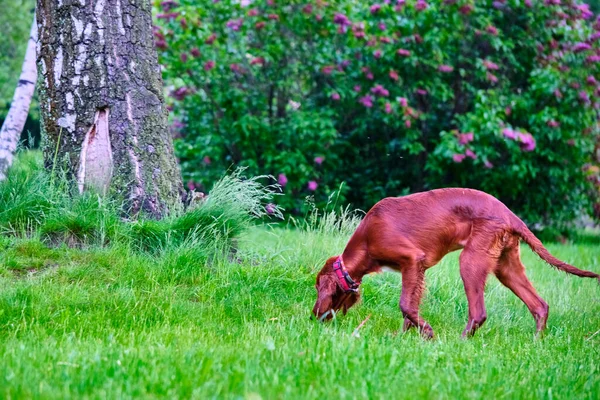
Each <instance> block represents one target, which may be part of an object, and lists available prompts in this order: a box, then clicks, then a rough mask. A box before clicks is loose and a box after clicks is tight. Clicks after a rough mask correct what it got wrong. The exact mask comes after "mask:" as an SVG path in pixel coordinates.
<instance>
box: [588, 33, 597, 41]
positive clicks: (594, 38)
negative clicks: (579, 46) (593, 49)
mask: <svg viewBox="0 0 600 400" xmlns="http://www.w3.org/2000/svg"><path fill="white" fill-rule="evenodd" d="M598 39H600V32H594V33H592V35H591V36H590V39H589V40H590V41H592V42H595V41H596V40H598Z"/></svg>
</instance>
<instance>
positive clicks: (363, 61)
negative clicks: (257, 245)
mask: <svg viewBox="0 0 600 400" xmlns="http://www.w3.org/2000/svg"><path fill="white" fill-rule="evenodd" d="M156 6H157V8H160V12H159V13H158V14H157V16H156V17H157V19H158V21H159V27H157V28H156V30H155V36H156V46H157V47H158V49H159V51H160V58H161V62H162V64H163V65H165V71H164V76H165V79H166V81H167V82H168V84H169V85H170V86H171V88H170V100H171V102H172V107H173V110H174V117H175V118H176V119H177V124H176V125H175V127H176V128H177V130H178V135H179V137H180V139H179V140H178V141H177V143H176V148H177V152H178V155H179V157H180V159H181V162H182V167H183V172H184V175H185V178H186V180H188V181H189V186H190V187H195V186H200V187H203V186H204V185H206V184H207V183H209V182H210V181H212V180H214V179H215V177H217V176H220V175H221V174H222V171H223V169H226V168H229V167H230V166H232V165H238V164H239V165H244V166H248V167H249V168H250V172H251V173H254V174H265V173H268V174H272V175H273V176H274V179H275V180H278V182H279V184H280V185H281V186H282V190H283V193H284V196H280V197H279V198H278V201H279V202H280V203H281V205H283V206H284V207H285V208H287V209H288V211H290V210H291V211H294V210H299V209H300V207H301V204H302V202H303V200H304V196H306V195H314V196H315V199H316V200H317V202H319V201H325V200H326V199H327V196H328V195H329V194H330V193H331V191H332V190H334V189H337V188H338V187H339V185H340V183H341V182H346V183H347V185H346V186H345V187H346V188H347V190H345V191H344V193H343V196H345V200H347V201H350V202H352V203H353V204H354V205H355V206H358V207H362V208H368V207H370V206H371V205H372V204H374V203H375V202H376V201H377V200H379V199H381V198H382V197H385V196H395V195H401V194H405V193H408V192H413V191H418V190H423V189H429V188H435V187H441V186H451V185H460V186H467V187H475V188H480V189H482V190H485V191H487V192H490V193H492V194H494V195H496V196H497V197H499V198H500V199H501V200H503V201H504V202H505V203H506V204H507V205H508V206H509V207H511V208H512V209H514V210H515V211H516V212H518V213H519V214H520V215H521V216H523V217H525V218H526V219H527V220H528V221H530V222H543V223H548V222H566V221H570V220H572V219H573V217H575V216H576V213H577V212H579V211H580V210H582V207H585V206H587V205H589V203H590V202H589V200H590V199H591V198H593V196H598V193H599V192H598V191H599V190H600V182H599V181H598V179H596V178H597V174H596V175H593V173H594V171H596V170H597V169H595V168H594V167H595V166H596V165H595V164H594V162H596V163H597V161H598V160H593V159H592V154H593V147H594V143H595V141H596V140H597V138H598V137H599V135H598V126H597V124H596V120H597V109H598V108H599V107H600V99H599V96H600V83H598V82H597V79H600V77H598V75H597V73H598V63H600V47H599V46H598V44H597V41H598V39H600V32H599V31H597V29H600V22H595V21H594V18H593V15H592V13H591V11H590V10H589V9H588V7H587V6H586V5H584V4H578V3H576V2H573V1H565V0H563V1H558V0H547V1H524V2H523V1H518V0H513V1H509V0H506V1H494V2H490V1H485V2H483V1H482V2H479V1H478V2H475V1H470V0H444V1H423V0H418V1H402V0H397V1H383V0H382V1H381V2H379V3H371V4H368V3H363V2H356V1H350V0H333V1H328V2H325V1H309V0H304V1H296V0H288V1H285V2H284V1H277V0H266V1H250V0H242V1H231V0H222V1H218V0H215V1H213V0H205V1H191V0H181V1H179V2H174V1H163V2H161V3H160V4H159V3H156ZM584 165H585V167H584ZM582 169H583V170H585V171H583V172H582ZM590 171H592V172H590ZM590 177H592V178H590ZM594 177H596V178H594ZM593 181H595V185H596V186H595V188H594V187H593V183H592V182H593ZM591 183H592V184H591ZM594 193H595V194H594Z"/></svg>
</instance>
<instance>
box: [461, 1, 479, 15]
mask: <svg viewBox="0 0 600 400" xmlns="http://www.w3.org/2000/svg"><path fill="white" fill-rule="evenodd" d="M474 8H475V7H474V6H473V5H471V4H465V5H464V6H461V7H460V8H459V9H458V11H459V12H460V13H461V14H463V15H469V14H471V13H472V12H473V10H474Z"/></svg>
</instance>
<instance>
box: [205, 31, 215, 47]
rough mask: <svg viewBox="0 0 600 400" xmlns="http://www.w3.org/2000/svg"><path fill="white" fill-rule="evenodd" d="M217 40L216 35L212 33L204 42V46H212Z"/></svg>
mask: <svg viewBox="0 0 600 400" xmlns="http://www.w3.org/2000/svg"><path fill="white" fill-rule="evenodd" d="M215 40H217V35H216V34H214V33H212V34H211V35H210V36H209V37H208V38H207V39H206V40H205V41H204V43H206V44H213V43H214V42H215Z"/></svg>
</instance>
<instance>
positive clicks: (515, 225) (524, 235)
mask: <svg viewBox="0 0 600 400" xmlns="http://www.w3.org/2000/svg"><path fill="white" fill-rule="evenodd" d="M512 229H513V231H514V232H515V233H516V234H517V235H519V236H520V237H521V239H523V241H524V242H525V243H527V245H528V246H529V247H531V250H533V251H534V252H535V253H536V254H537V255H538V256H540V258H541V259H542V260H544V261H546V262H547V263H548V264H550V265H552V266H554V267H556V268H557V269H559V270H561V271H564V272H567V273H569V274H573V275H577V276H581V277H584V278H596V279H598V283H599V284H600V275H599V274H597V273H595V272H592V271H585V270H582V269H579V268H577V267H574V266H572V265H571V264H567V263H566V262H564V261H561V260H559V259H558V258H556V257H554V256H553V255H552V254H550V252H549V251H548V249H546V248H545V247H544V245H543V244H542V242H541V241H540V239H538V238H537V237H536V236H535V235H534V234H533V232H531V231H530V230H529V228H528V227H527V225H526V224H525V222H523V221H521V220H520V219H519V217H517V216H516V215H514V214H513V221H512Z"/></svg>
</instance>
